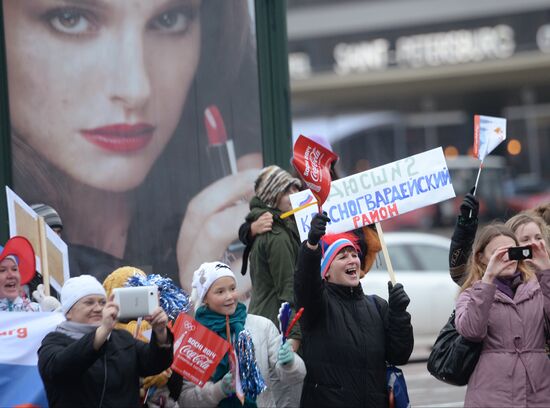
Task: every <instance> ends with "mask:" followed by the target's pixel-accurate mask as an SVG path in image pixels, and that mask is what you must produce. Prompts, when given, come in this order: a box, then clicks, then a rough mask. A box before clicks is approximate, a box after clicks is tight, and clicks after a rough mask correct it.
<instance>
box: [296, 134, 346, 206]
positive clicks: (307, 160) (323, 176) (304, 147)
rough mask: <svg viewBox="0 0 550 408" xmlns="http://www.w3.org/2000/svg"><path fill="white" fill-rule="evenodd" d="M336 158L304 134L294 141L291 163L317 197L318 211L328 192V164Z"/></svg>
mask: <svg viewBox="0 0 550 408" xmlns="http://www.w3.org/2000/svg"><path fill="white" fill-rule="evenodd" d="M336 160H338V156H337V155H336V154H334V153H333V152H332V151H330V150H328V149H327V148H326V147H324V146H322V145H320V144H319V143H316V142H314V141H313V140H311V139H309V138H307V137H306V136H304V135H300V136H299V137H298V139H297V140H296V143H294V156H293V157H292V165H293V166H294V167H295V168H296V170H297V171H298V173H299V174H300V177H301V178H302V179H303V180H304V181H305V183H306V184H307V186H308V187H309V189H310V190H311V192H312V193H313V195H314V196H315V198H316V199H317V205H318V207H319V211H321V206H322V205H323V203H324V202H325V201H326V200H327V197H328V195H329V193H330V183H331V182H332V179H331V177H330V165H331V164H332V162H334V161H336Z"/></svg>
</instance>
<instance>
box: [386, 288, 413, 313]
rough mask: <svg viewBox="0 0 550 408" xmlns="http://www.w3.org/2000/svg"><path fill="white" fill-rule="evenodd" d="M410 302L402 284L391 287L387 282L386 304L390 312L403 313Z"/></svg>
mask: <svg viewBox="0 0 550 408" xmlns="http://www.w3.org/2000/svg"><path fill="white" fill-rule="evenodd" d="M410 301H411V300H410V299H409V297H408V296H407V294H406V293H405V289H403V285H402V284H400V283H396V284H395V285H392V283H391V281H390V282H388V304H389V307H390V310H391V311H394V312H404V311H405V310H406V309H407V306H408V305H409V302H410Z"/></svg>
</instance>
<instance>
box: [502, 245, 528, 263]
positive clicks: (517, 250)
mask: <svg viewBox="0 0 550 408" xmlns="http://www.w3.org/2000/svg"><path fill="white" fill-rule="evenodd" d="M532 258H533V250H532V249H531V245H527V246H518V247H512V248H508V259H509V260H510V261H523V260H524V259H532Z"/></svg>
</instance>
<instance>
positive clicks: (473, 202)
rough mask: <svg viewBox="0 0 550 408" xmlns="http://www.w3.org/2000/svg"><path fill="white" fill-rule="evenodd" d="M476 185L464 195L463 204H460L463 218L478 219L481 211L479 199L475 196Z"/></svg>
mask: <svg viewBox="0 0 550 408" xmlns="http://www.w3.org/2000/svg"><path fill="white" fill-rule="evenodd" d="M474 190H475V187H473V188H472V189H471V190H470V192H469V193H468V194H466V195H465V196H464V200H463V201H462V204H460V215H461V216H462V218H463V219H465V220H468V219H470V218H475V219H477V215H478V213H479V201H477V198H475V196H474ZM470 213H471V214H472V215H470Z"/></svg>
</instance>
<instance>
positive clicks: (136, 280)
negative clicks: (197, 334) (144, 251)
mask: <svg viewBox="0 0 550 408" xmlns="http://www.w3.org/2000/svg"><path fill="white" fill-rule="evenodd" d="M152 285H155V286H157V287H158V290H159V298H160V299H159V301H160V307H162V309H163V310H164V311H165V312H166V314H167V315H168V317H169V318H170V319H175V318H176V317H178V315H179V314H180V313H181V312H183V313H186V312H188V311H189V308H190V303H189V295H188V294H187V293H186V292H185V291H184V290H183V289H181V288H179V287H177V286H176V285H174V282H173V281H172V279H170V278H163V277H162V276H160V275H157V274H153V275H147V276H146V277H143V276H141V275H134V276H131V277H130V278H128V282H127V283H126V286H152Z"/></svg>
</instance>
